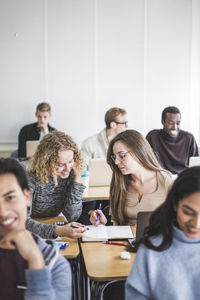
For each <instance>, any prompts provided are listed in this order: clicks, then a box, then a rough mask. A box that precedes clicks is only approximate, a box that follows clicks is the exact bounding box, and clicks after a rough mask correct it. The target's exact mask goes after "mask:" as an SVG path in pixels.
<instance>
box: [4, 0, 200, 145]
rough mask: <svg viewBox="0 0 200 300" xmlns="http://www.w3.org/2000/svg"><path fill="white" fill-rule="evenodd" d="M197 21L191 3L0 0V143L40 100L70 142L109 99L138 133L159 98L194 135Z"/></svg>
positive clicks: (156, 122)
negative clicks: (47, 105)
mask: <svg viewBox="0 0 200 300" xmlns="http://www.w3.org/2000/svg"><path fill="white" fill-rule="evenodd" d="M199 19H200V4H199V1H198V0H59V1H57V0H18V1H15V0H6V1H5V0H0V20H1V26H0V43H1V44H0V46H1V47H0V54H1V55H0V65H1V68H0V82H1V89H0V108H1V109H0V128H1V130H0V149H1V148H2V149H4V148H6V149H7V148H9V149H14V148H15V147H16V143H17V135H18V132H19V130H20V128H21V127H22V126H23V125H24V124H27V123H30V122H34V121H35V117H34V113H35V107H36V105H37V104H38V103H39V102H41V101H44V100H45V101H48V102H49V103H50V104H51V105H52V119H51V124H52V125H53V126H54V127H56V128H57V129H59V130H62V131H65V132H67V133H69V134H71V135H72V136H73V137H74V138H75V140H76V141H77V142H80V141H82V140H83V139H84V138H86V137H87V136H89V135H92V134H94V133H95V132H97V131H99V130H101V128H102V127H104V114H105V111H106V110H107V109H109V108H110V107H112V106H120V107H123V108H125V109H127V111H128V119H129V127H130V128H134V129H137V130H139V131H140V132H142V133H143V134H146V133H147V132H148V131H149V130H151V129H153V128H160V127H161V124H160V116H161V111H162V109H163V108H164V107H165V106H168V105H176V106H178V107H179V108H180V109H181V112H182V128H183V129H186V130H189V131H191V132H192V133H193V134H194V135H195V136H196V138H197V140H199V135H200V134H199V111H200V109H199V95H200V93H199V79H200V74H199V70H200V63H199V57H200V51H199V50H200V47H199V46H200V40H199V39H200V34H199V28H200V27H199ZM194 116H195V117H194Z"/></svg>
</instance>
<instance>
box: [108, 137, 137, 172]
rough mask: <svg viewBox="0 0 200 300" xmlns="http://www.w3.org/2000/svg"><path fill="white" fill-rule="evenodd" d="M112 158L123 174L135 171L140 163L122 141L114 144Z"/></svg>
mask: <svg viewBox="0 0 200 300" xmlns="http://www.w3.org/2000/svg"><path fill="white" fill-rule="evenodd" d="M112 160H113V161H114V163H115V164H116V165H117V167H118V168H119V170H120V171H121V173H122V174H123V175H128V174H132V173H134V171H135V170H136V169H137V168H138V166H139V165H140V163H139V160H138V159H137V158H136V157H135V156H134V154H133V153H131V151H130V149H128V148H127V146H126V145H124V144H123V143H122V142H120V141H117V142H115V143H114V145H113V156H112Z"/></svg>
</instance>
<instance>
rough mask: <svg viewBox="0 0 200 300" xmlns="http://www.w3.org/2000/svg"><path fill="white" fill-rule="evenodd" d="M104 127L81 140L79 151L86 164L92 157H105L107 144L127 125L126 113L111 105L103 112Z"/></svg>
mask: <svg viewBox="0 0 200 300" xmlns="http://www.w3.org/2000/svg"><path fill="white" fill-rule="evenodd" d="M105 123H106V128H104V129H103V130H102V131H100V132H99V133H97V134H95V135H93V136H90V137H88V138H87V139H85V140H84V141H83V142H82V145H81V151H82V154H83V157H84V159H85V162H86V164H87V165H88V164H89V161H90V159H92V158H106V153H107V149H108V144H109V142H110V141H111V139H112V138H113V137H115V136H116V135H117V134H118V133H120V132H122V131H124V130H126V128H127V127H128V121H127V113H126V111H125V110H124V109H122V108H119V107H112V108H110V109H109V110H108V111H107V112H106V113H105Z"/></svg>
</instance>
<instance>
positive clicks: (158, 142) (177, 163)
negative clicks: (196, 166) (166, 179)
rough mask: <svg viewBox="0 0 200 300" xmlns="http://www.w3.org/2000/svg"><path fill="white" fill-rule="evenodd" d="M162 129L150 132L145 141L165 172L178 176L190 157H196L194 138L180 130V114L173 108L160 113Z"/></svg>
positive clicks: (167, 108) (169, 107) (196, 150)
mask: <svg viewBox="0 0 200 300" xmlns="http://www.w3.org/2000/svg"><path fill="white" fill-rule="evenodd" d="M161 122H162V124H163V129H154V130H152V131H150V132H149V133H148V134H147V136H146V139H147V140H148V142H149V143H150V145H151V147H152V148H153V150H154V152H155V154H156V155H157V158H158V160H159V162H160V164H161V165H162V167H163V168H164V169H166V170H169V171H170V172H172V173H173V174H179V173H180V172H181V171H183V170H184V169H185V168H187V167H188V163H189V158H190V156H198V147H197V143H196V141H195V138H194V136H193V135H192V134H191V133H189V132H187V131H183V130H181V129H180V123H181V113H180V110H179V109H178V108H177V107H175V106H168V107H166V108H165V109H164V110H163V112H162V121H161Z"/></svg>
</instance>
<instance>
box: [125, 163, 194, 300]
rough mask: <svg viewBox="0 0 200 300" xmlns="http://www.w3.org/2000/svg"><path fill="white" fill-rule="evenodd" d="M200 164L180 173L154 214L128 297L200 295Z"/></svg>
mask: <svg viewBox="0 0 200 300" xmlns="http://www.w3.org/2000/svg"><path fill="white" fill-rule="evenodd" d="M199 261H200V167H192V168H188V169H185V170H184V171H183V172H182V173H180V174H179V176H178V178H177V179H176V180H175V182H174V184H173V186H172V189H171V190H170V192H169V194H168V196H167V198H166V201H165V202H164V203H163V204H162V205H161V206H160V207H159V208H158V209H156V210H155V212H154V213H153V214H152V216H151V217H150V223H149V226H148V227H147V228H146V229H145V232H144V235H143V238H142V240H141V243H140V245H139V249H138V251H137V254H136V258H135V260H134V263H133V267H132V270H131V272H130V274H129V277H128V279H127V283H126V289H125V291H126V300H132V299H137V300H147V299H148V300H150V299H152V300H160V299H162V300H172V299H173V300H192V299H193V300H197V299H200V285H199V278H200V268H199Z"/></svg>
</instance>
